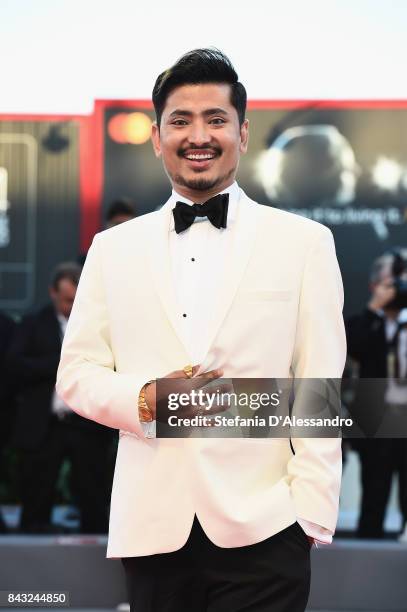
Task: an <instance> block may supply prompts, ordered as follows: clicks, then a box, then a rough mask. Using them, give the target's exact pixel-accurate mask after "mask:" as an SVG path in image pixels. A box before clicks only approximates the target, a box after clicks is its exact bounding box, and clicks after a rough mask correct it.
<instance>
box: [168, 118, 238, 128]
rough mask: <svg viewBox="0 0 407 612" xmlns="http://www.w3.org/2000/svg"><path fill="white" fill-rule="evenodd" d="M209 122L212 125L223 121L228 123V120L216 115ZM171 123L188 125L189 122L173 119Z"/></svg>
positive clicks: (220, 123)
mask: <svg viewBox="0 0 407 612" xmlns="http://www.w3.org/2000/svg"><path fill="white" fill-rule="evenodd" d="M209 123H210V124H212V125H222V124H223V123H226V121H225V119H222V118H221V117H215V118H214V119H210V120H209ZM171 125H177V126H183V125H188V122H187V121H186V120H185V119H175V120H174V121H171Z"/></svg>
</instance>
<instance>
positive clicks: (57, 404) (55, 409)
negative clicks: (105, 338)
mask: <svg viewBox="0 0 407 612" xmlns="http://www.w3.org/2000/svg"><path fill="white" fill-rule="evenodd" d="M57 319H58V323H59V329H60V332H61V340H63V338H64V335H65V330H66V325H67V323H68V319H67V318H66V317H64V316H63V315H61V314H57ZM51 412H52V413H53V414H55V415H56V416H57V417H58V418H59V419H63V418H64V416H65V415H66V414H69V413H70V412H72V410H71V409H70V407H69V406H68V404H65V402H64V401H63V400H62V399H61V398H60V397H59V395H58V394H57V392H56V391H55V389H54V393H53V395H52V402H51Z"/></svg>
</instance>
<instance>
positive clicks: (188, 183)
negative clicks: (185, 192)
mask: <svg viewBox="0 0 407 612" xmlns="http://www.w3.org/2000/svg"><path fill="white" fill-rule="evenodd" d="M235 172H236V168H231V169H230V170H229V172H227V173H226V174H224V175H222V176H217V177H216V178H213V179H206V178H203V177H202V178H196V179H186V178H185V177H183V176H182V175H181V174H174V175H170V179H171V181H172V182H173V183H174V184H175V185H181V186H182V187H186V188H187V189H190V190H191V191H212V190H213V189H215V187H218V186H219V185H222V184H224V183H225V182H227V181H228V180H229V179H230V178H231V177H232V176H233V175H234V174H235Z"/></svg>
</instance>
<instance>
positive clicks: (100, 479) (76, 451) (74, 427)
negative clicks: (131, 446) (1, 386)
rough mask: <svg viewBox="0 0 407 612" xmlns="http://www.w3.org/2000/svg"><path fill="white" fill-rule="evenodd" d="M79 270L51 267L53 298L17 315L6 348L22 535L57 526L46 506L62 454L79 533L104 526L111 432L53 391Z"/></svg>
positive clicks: (67, 266) (102, 529)
mask: <svg viewBox="0 0 407 612" xmlns="http://www.w3.org/2000/svg"><path fill="white" fill-rule="evenodd" d="M80 274H81V267H80V266H79V265H78V264H76V263H70V262H68V263H63V264H61V265H59V266H58V267H57V268H56V269H55V271H54V273H53V275H52V280H51V285H50V287H49V295H50V298H51V302H50V303H49V304H47V305H46V306H44V307H43V308H41V309H40V310H39V311H38V312H35V313H33V314H29V315H27V316H25V317H24V318H23V319H22V321H21V323H20V324H19V326H18V327H17V330H16V333H15V335H14V338H13V340H12V342H11V345H10V347H9V350H8V353H7V364H8V368H9V370H10V371H12V372H13V378H14V381H15V385H16V387H17V413H16V419H15V429H14V435H13V443H14V445H15V446H16V447H17V448H18V449H19V450H20V452H21V499H22V515H21V522H20V529H21V531H23V532H26V533H46V532H49V531H54V530H55V528H54V527H52V526H51V511H52V507H53V503H54V499H55V490H56V483H57V479H58V475H59V472H60V468H61V466H62V463H63V462H64V460H65V459H69V460H70V461H71V465H72V471H73V474H74V480H75V486H76V491H75V493H76V495H77V502H78V506H79V510H80V514H81V532H83V533H105V532H106V531H107V525H108V523H107V517H108V487H109V484H110V483H109V481H108V447H109V446H108V445H109V444H110V442H111V435H112V434H111V432H110V431H111V430H108V429H107V428H104V427H102V426H100V425H97V424H96V423H91V422H90V421H88V420H86V419H83V418H82V417H79V416H78V415H77V414H75V413H74V412H72V410H71V409H70V408H68V406H67V405H66V404H65V403H64V402H63V401H61V400H60V398H59V397H58V396H57V395H56V393H55V379H56V372H57V367H58V362H59V356H60V352H61V343H62V339H63V336H64V333H65V328H66V324H67V322H68V318H69V315H70V313H71V308H72V304H73V301H74V298H75V294H76V289H77V285H78V282H79V277H80Z"/></svg>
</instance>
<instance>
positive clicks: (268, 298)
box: [237, 289, 293, 303]
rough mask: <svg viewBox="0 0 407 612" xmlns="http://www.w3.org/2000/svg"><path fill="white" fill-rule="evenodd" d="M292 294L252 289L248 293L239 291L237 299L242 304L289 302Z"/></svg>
mask: <svg viewBox="0 0 407 612" xmlns="http://www.w3.org/2000/svg"><path fill="white" fill-rule="evenodd" d="M292 296H293V292H292V291H287V290H277V289H275V290H274V289H273V290H271V289H254V290H249V291H241V292H240V293H239V294H238V296H237V299H238V300H239V301H243V302H270V303H271V302H289V301H290V300H291V299H292Z"/></svg>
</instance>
